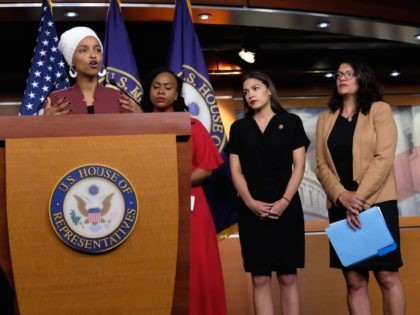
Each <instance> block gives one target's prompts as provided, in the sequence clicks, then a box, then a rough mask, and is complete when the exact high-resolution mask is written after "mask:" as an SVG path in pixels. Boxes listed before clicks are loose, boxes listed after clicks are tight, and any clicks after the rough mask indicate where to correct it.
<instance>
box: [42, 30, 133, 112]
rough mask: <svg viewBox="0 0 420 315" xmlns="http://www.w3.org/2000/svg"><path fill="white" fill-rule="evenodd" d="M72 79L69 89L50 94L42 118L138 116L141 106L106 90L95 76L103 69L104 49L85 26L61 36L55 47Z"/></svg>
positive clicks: (117, 92)
mask: <svg viewBox="0 0 420 315" xmlns="http://www.w3.org/2000/svg"><path fill="white" fill-rule="evenodd" d="M58 50H59V51H60V52H61V53H62V54H63V56H64V59H65V61H66V62H67V64H68V66H69V69H70V70H69V75H70V77H71V78H73V79H75V83H74V84H73V86H72V87H70V88H67V89H62V90H58V91H54V92H52V93H50V95H49V96H48V97H47V99H46V102H45V105H44V115H67V114H70V113H71V114H94V113H98V114H104V113H106V114H110V113H123V112H126V113H139V112H141V109H140V106H139V105H138V104H137V103H136V102H135V101H134V100H133V99H131V98H130V97H129V96H127V95H126V94H124V93H122V92H120V91H119V90H116V89H113V88H109V87H105V86H103V85H102V84H100V83H99V82H98V76H104V75H105V73H106V70H105V68H104V67H103V64H102V62H103V47H102V43H101V41H100V39H99V37H98V36H97V35H96V33H95V32H94V31H93V30H92V29H90V28H88V27H84V26H77V27H74V28H71V29H69V30H67V31H66V32H64V33H63V34H62V35H61V37H60V42H59V43H58Z"/></svg>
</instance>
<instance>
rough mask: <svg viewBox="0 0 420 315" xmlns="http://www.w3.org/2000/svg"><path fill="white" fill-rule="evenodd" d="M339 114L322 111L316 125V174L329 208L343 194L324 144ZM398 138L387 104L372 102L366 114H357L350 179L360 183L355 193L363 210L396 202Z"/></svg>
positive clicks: (337, 112)
mask: <svg viewBox="0 0 420 315" xmlns="http://www.w3.org/2000/svg"><path fill="white" fill-rule="evenodd" d="M339 112H340V111H339V110H336V111H335V112H331V111H330V110H328V111H325V112H322V113H321V114H320V115H319V117H318V121H317V126H316V170H315V172H316V176H317V177H318V180H319V181H320V182H321V185H322V187H323V188H324V190H325V192H326V194H327V208H328V209H329V208H330V207H331V205H332V204H335V203H336V202H337V198H338V196H339V195H340V194H341V193H343V192H344V191H345V188H344V187H343V185H341V183H340V179H339V177H338V174H337V170H336V169H335V166H334V163H333V160H332V157H331V154H330V151H329V150H328V145H327V141H328V137H329V135H330V133H331V130H332V128H333V126H334V124H335V121H336V120H337V117H338V115H339ZM397 136H398V132H397V127H396V124H395V121H394V117H393V115H392V111H391V107H390V106H389V105H388V104H387V103H384V102H375V103H373V104H372V107H371V109H370V111H369V113H368V114H367V115H364V114H362V113H359V117H358V119H357V123H356V129H355V131H354V135H353V180H354V181H356V182H357V183H358V184H359V188H358V189H357V193H358V194H359V195H361V196H363V197H365V198H366V200H367V204H366V205H365V208H368V207H369V206H370V205H372V204H375V203H378V202H382V201H387V200H396V199H397V193H396V188H395V178H394V157H395V149H396V146H397Z"/></svg>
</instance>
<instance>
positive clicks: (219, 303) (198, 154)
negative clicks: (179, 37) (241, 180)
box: [141, 68, 227, 315]
mask: <svg viewBox="0 0 420 315" xmlns="http://www.w3.org/2000/svg"><path fill="white" fill-rule="evenodd" d="M144 91H145V93H144V96H143V101H142V102H141V106H142V108H143V111H144V112H159V113H165V112H185V111H187V106H186V105H185V102H184V98H183V97H182V81H181V79H180V78H178V77H177V76H176V75H175V74H174V73H173V72H172V71H171V70H169V69H167V68H160V69H156V70H155V71H153V72H152V73H151V74H150V75H149V78H148V80H147V81H146V85H145V90H144ZM190 143H191V145H192V164H193V165H192V173H191V185H192V187H191V195H192V197H193V200H194V201H193V202H192V204H193V207H192V209H191V210H192V211H191V221H190V222H191V223H190V224H191V225H190V231H191V233H190V239H191V241H190V282H189V283H190V285H189V315H226V314H227V310H226V298H225V290H224V284H223V274H222V267H221V263H220V256H219V248H218V244H217V238H216V229H215V226H214V222H213V218H212V216H211V212H210V209H209V206H208V204H207V200H206V196H205V195H204V191H203V188H202V186H201V184H202V183H203V182H204V180H205V179H206V178H208V177H209V176H210V175H211V172H212V170H214V169H216V168H218V167H219V165H220V164H222V163H223V160H222V158H221V156H220V154H219V151H218V150H217V148H216V146H215V144H214V142H213V140H212V139H211V137H210V135H209V133H208V132H207V130H206V128H205V127H204V126H203V125H202V124H201V122H200V121H199V120H197V119H195V118H191V138H190Z"/></svg>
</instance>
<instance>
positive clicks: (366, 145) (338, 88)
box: [316, 59, 405, 315]
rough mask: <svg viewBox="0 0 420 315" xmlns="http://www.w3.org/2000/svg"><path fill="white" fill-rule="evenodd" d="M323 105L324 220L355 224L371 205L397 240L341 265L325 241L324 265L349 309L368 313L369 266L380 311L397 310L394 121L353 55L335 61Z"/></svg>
mask: <svg viewBox="0 0 420 315" xmlns="http://www.w3.org/2000/svg"><path fill="white" fill-rule="evenodd" d="M328 107H329V109H330V110H327V111H325V112H323V113H321V115H320V116H319V118H318V122H317V127H316V175H317V177H318V179H319V181H320V183H321V185H322V186H323V188H324V190H325V192H326V194H327V208H328V215H329V220H330V222H335V221H338V220H341V219H347V222H348V223H349V225H350V226H351V227H352V228H358V227H360V224H361V223H360V220H359V217H358V214H359V212H360V211H363V209H366V208H370V207H371V206H373V205H375V206H378V207H380V209H381V212H382V214H383V217H384V219H385V221H386V223H387V226H388V228H389V230H390V232H391V234H392V235H393V237H394V240H395V242H396V243H397V244H398V248H397V250H395V251H393V252H390V253H388V254H386V255H384V256H377V257H373V258H370V259H368V260H365V261H362V262H360V263H358V264H355V265H353V266H350V267H347V268H344V267H343V265H342V264H341V262H340V260H339V259H338V257H337V254H336V253H335V251H334V249H333V248H332V247H331V246H330V267H333V268H340V269H342V271H343V275H344V278H345V280H346V285H347V304H348V309H349V312H350V314H352V315H355V314H371V310H370V301H369V290H368V281H369V271H373V273H374V275H375V278H376V280H377V282H378V284H379V287H380V289H381V292H382V297H383V314H387V315H403V314H405V300H404V292H403V288H402V284H401V280H400V276H399V272H398V269H399V268H400V267H401V266H402V264H403V263H402V259H401V253H400V247H399V240H400V235H399V226H398V207H397V192H396V188H395V179H394V171H393V166H394V157H395V150H396V146H397V127H396V124H395V121H394V117H393V115H392V110H391V107H390V106H389V105H388V104H387V103H385V102H383V101H382V93H381V88H380V86H379V84H378V82H377V81H376V78H375V74H374V72H373V71H372V69H371V68H370V67H368V66H367V65H366V64H365V63H363V62H361V61H360V60H357V59H346V60H343V61H342V62H340V64H339V67H338V71H337V73H336V84H335V87H334V91H333V96H332V97H331V100H330V102H329V104H328Z"/></svg>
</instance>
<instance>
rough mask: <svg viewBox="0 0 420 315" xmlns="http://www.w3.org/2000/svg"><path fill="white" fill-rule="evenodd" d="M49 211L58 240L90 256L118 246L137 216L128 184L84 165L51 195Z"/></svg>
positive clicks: (103, 168)
mask: <svg viewBox="0 0 420 315" xmlns="http://www.w3.org/2000/svg"><path fill="white" fill-rule="evenodd" d="M49 209H50V220H51V224H52V226H53V229H54V231H55V232H56V234H57V235H58V236H59V238H60V239H61V240H62V241H63V242H64V243H66V244H67V245H68V246H70V247H72V248H73V249H75V250H77V251H81V252H85V253H91V254H95V253H102V252H105V251H108V250H111V249H113V248H115V247H117V246H119V245H121V243H122V242H124V241H125V240H126V239H127V237H128V236H129V235H130V233H131V232H132V230H133V228H134V226H135V224H136V221H137V214H138V209H137V196H136V193H135V191H134V189H133V187H132V185H131V183H130V181H129V180H128V179H127V178H126V177H125V176H124V175H123V174H121V173H120V172H119V171H117V170H115V169H113V168H111V167H108V166H105V165H84V166H80V167H78V168H76V169H73V170H72V171H70V172H69V173H67V174H66V175H64V176H63V178H61V180H60V181H59V182H58V184H57V185H56V186H55V188H54V190H53V192H52V194H51V199H50V206H49Z"/></svg>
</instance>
